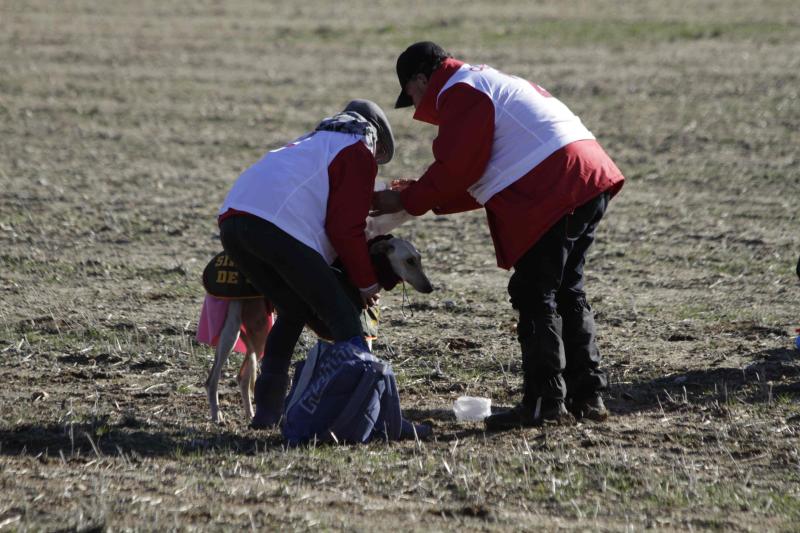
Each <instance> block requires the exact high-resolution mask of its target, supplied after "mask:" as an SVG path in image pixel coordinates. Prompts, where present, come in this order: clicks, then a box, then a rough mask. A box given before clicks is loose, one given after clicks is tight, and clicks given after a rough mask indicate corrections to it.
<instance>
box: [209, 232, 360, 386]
mask: <svg viewBox="0 0 800 533" xmlns="http://www.w3.org/2000/svg"><path fill="white" fill-rule="evenodd" d="M220 239H221V240H222V246H223V248H225V252H227V253H228V255H229V256H230V257H231V258H232V259H233V261H234V262H235V263H236V266H237V268H238V269H239V270H241V272H242V273H243V274H244V275H245V276H246V277H247V279H248V280H249V281H250V283H252V284H253V286H254V287H255V288H256V289H258V291H259V292H260V293H261V294H263V295H264V296H265V297H266V298H267V299H269V301H270V302H272V304H273V305H274V306H275V308H276V309H277V310H278V318H277V320H276V321H275V324H274V325H273V327H272V330H271V331H270V333H269V336H268V337H267V346H266V350H265V352H264V359H263V361H262V367H261V368H262V372H264V371H267V372H274V373H283V372H286V371H287V370H288V368H289V364H290V362H291V358H292V352H293V351H294V347H295V345H296V344H297V340H298V339H299V337H300V334H301V333H302V331H303V327H304V326H305V324H306V323H307V322H308V321H309V320H311V319H312V317H316V318H317V319H318V320H321V321H322V322H323V323H324V324H325V325H326V326H327V327H328V330H329V331H330V332H331V336H332V337H333V340H334V341H337V342H338V341H346V340H348V339H351V338H353V337H356V336H359V335H362V329H361V323H360V321H359V313H360V309H358V308H357V307H356V306H355V305H354V304H353V303H352V302H351V300H350V298H349V297H348V296H347V294H346V293H345V291H344V289H343V288H342V284H341V283H340V282H339V281H338V280H337V279H336V276H335V275H334V272H333V270H332V269H331V268H330V266H329V265H328V264H327V263H326V262H325V260H324V259H323V258H322V256H321V255H320V254H319V253H318V252H316V251H315V250H313V249H311V248H309V247H308V246H306V245H305V244H303V243H301V242H300V241H298V240H297V239H295V238H294V237H292V236H291V235H289V234H288V233H286V232H284V231H283V230H281V229H280V228H278V227H277V226H276V225H274V224H272V223H271V222H268V221H266V220H263V219H260V218H258V217H252V216H233V217H230V218H227V219H225V220H224V221H222V224H221V225H220Z"/></svg>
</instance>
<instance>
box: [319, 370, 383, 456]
mask: <svg viewBox="0 0 800 533" xmlns="http://www.w3.org/2000/svg"><path fill="white" fill-rule="evenodd" d="M363 368H364V371H363V373H362V374H361V379H360V380H359V382H358V385H356V388H355V389H354V390H353V393H352V394H351V395H350V399H349V400H348V401H347V404H345V405H344V407H342V414H341V415H339V416H338V417H337V418H336V420H334V421H333V424H331V427H330V429H329V431H330V432H331V433H333V434H334V435H335V436H336V439H339V440H344V441H349V442H365V441H366V440H369V437H370V436H371V435H372V430H373V428H374V426H375V422H377V420H374V421H370V420H369V419H368V418H367V417H365V416H363V415H364V409H363V408H364V404H365V402H366V401H367V400H368V399H369V398H370V396H371V395H372V393H373V391H374V390H375V386H376V384H377V385H378V388H379V390H378V394H379V395H380V396H382V395H383V392H384V391H381V390H380V383H381V381H382V380H380V379H377V378H378V376H379V375H380V374H378V373H377V372H376V371H375V369H373V368H372V367H371V366H370V365H364V367H363ZM356 417H362V420H356V423H355V425H353V419H354V418H356ZM370 426H372V427H370Z"/></svg>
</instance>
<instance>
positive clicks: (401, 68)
mask: <svg viewBox="0 0 800 533" xmlns="http://www.w3.org/2000/svg"><path fill="white" fill-rule="evenodd" d="M446 57H450V56H449V54H448V53H447V52H445V51H444V49H443V48H442V47H441V46H439V45H438V44H436V43H432V42H430V41H421V42H418V43H414V44H412V45H411V46H409V47H408V48H406V49H405V51H404V52H403V53H402V54H400V57H398V58H397V79H398V80H399V81H400V96H398V97H397V102H395V104H394V107H395V109H397V108H400V107H408V106H410V105H412V104H413V103H414V102H413V101H412V100H411V97H410V96H408V95H407V94H406V91H405V88H406V83H408V80H410V79H411V78H412V77H413V76H414V74H419V73H423V74H426V75H427V76H430V74H431V71H432V70H433V67H434V66H436V65H437V64H438V63H439V62H440V61H441V60H442V59H444V58H446Z"/></svg>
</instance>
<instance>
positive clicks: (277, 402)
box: [250, 373, 289, 429]
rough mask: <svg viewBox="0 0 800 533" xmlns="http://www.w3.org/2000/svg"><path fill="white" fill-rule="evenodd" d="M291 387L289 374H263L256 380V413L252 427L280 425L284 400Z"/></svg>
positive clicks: (262, 427) (251, 422)
mask: <svg viewBox="0 0 800 533" xmlns="http://www.w3.org/2000/svg"><path fill="white" fill-rule="evenodd" d="M288 387H289V376H288V374H270V373H266V374H261V375H260V376H258V379H257V380H256V388H255V391H254V392H255V400H256V414H255V416H254V417H253V420H251V421H250V427H251V428H252V429H267V428H271V427H273V426H276V425H278V422H280V420H281V417H283V400H284V398H285V397H286V389H287V388H288Z"/></svg>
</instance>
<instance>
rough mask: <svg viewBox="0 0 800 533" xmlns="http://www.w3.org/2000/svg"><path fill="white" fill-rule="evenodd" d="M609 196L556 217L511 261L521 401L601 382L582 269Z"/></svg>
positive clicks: (590, 389)
mask: <svg viewBox="0 0 800 533" xmlns="http://www.w3.org/2000/svg"><path fill="white" fill-rule="evenodd" d="M609 199H610V195H609V193H602V194H600V195H598V196H596V197H595V198H593V199H592V200H590V201H589V202H587V203H585V204H584V205H582V206H580V207H578V208H577V209H576V210H575V212H574V213H572V214H568V215H565V216H564V217H562V218H561V219H560V220H559V221H558V222H557V223H556V224H555V225H554V226H553V227H552V228H550V230H548V231H547V233H545V235H544V236H542V238H541V239H539V241H538V242H536V244H534V245H533V246H532V247H531V248H530V249H529V250H528V251H527V252H526V253H525V255H523V256H522V258H520V260H519V261H517V263H516V264H515V265H514V273H513V274H512V276H511V280H510V281H509V284H508V293H509V295H510V296H511V305H512V306H513V307H514V309H516V310H517V311H518V312H519V322H518V324H517V336H518V339H519V342H520V347H521V349H522V367H523V372H524V395H523V400H522V401H523V404H525V405H533V404H535V402H536V398H538V397H543V398H546V399H555V400H564V399H566V398H567V397H571V398H585V397H588V396H590V395H593V394H595V393H596V392H597V391H600V390H602V389H604V388H605V387H606V384H607V380H606V376H605V374H604V373H603V371H602V370H600V360H601V357H600V352H599V351H598V349H597V344H596V338H595V337H596V334H595V324H594V317H593V315H592V310H591V307H589V304H588V303H587V301H586V293H585V290H584V275H583V268H584V264H585V262H586V252H587V251H588V249H589V247H590V246H591V244H592V243H593V242H594V239H595V234H596V232H597V226H598V224H599V223H600V220H601V219H602V218H603V214H604V213H605V211H606V208H607V206H608V202H609Z"/></svg>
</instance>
